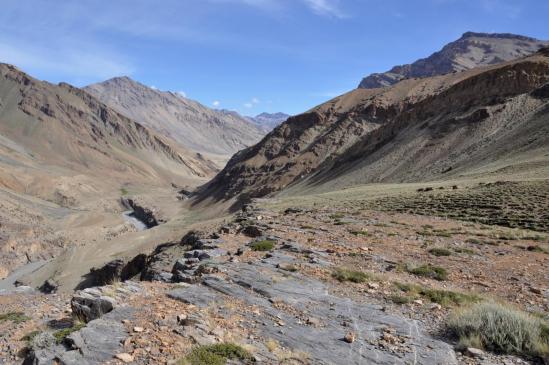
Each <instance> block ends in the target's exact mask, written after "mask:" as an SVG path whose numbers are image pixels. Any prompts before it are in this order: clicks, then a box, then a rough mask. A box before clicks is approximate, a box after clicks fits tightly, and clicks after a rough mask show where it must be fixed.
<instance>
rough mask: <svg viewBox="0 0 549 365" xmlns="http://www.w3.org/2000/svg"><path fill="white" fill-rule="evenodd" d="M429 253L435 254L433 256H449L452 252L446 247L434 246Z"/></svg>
mask: <svg viewBox="0 0 549 365" xmlns="http://www.w3.org/2000/svg"><path fill="white" fill-rule="evenodd" d="M429 253H430V254H431V255H435V256H450V255H452V252H451V251H450V250H448V249H446V248H442V247H435V248H432V249H430V250H429Z"/></svg>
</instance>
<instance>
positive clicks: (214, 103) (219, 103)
mask: <svg viewBox="0 0 549 365" xmlns="http://www.w3.org/2000/svg"><path fill="white" fill-rule="evenodd" d="M212 105H213V106H214V107H216V108H217V107H218V106H220V105H221V102H220V101H219V100H215V101H214V102H213V103H212Z"/></svg>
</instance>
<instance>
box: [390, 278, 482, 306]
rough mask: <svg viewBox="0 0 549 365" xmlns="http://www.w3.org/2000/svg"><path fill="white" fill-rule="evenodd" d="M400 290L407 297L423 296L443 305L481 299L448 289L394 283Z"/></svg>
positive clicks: (475, 301)
mask: <svg viewBox="0 0 549 365" xmlns="http://www.w3.org/2000/svg"><path fill="white" fill-rule="evenodd" d="M394 284H395V286H396V287H397V288H398V289H400V290H401V291H403V292H405V293H407V296H408V297H409V298H412V299H415V298H417V297H420V296H421V297H423V298H426V299H429V300H430V301H431V302H433V303H438V304H440V305H442V306H444V307H451V306H461V305H464V304H470V303H477V302H480V301H481V300H482V299H481V298H480V297H479V296H477V295H474V294H464V293H459V292H454V291H450V290H439V289H430V288H426V287H422V286H420V285H416V284H404V283H398V282H395V283H394Z"/></svg>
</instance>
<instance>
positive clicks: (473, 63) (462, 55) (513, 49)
mask: <svg viewBox="0 0 549 365" xmlns="http://www.w3.org/2000/svg"><path fill="white" fill-rule="evenodd" d="M546 46H549V41H540V40H538V39H535V38H531V37H526V36H522V35H517V34H511V33H476V32H466V33H464V34H463V35H462V36H461V38H459V39H458V40H456V41H454V42H451V43H448V44H447V45H446V46H444V47H443V48H442V49H441V50H440V51H438V52H435V53H433V54H432V55H431V56H429V57H427V58H422V59H420V60H417V61H415V62H414V63H412V64H406V65H400V66H395V67H393V68H392V69H391V70H389V71H387V72H384V73H374V74H371V75H370V76H367V77H365V78H364V79H363V80H362V81H361V82H360V84H359V86H358V87H359V88H361V89H375V88H378V87H386V86H390V85H394V84H395V83H397V82H399V81H401V80H404V79H407V78H413V77H429V76H436V75H444V74H447V73H450V72H456V71H457V72H460V71H465V70H470V69H472V68H475V67H478V66H488V65H493V64H497V63H501V62H505V61H511V60H514V59H517V58H520V57H524V56H529V55H531V54H533V53H535V52H537V51H538V50H539V49H540V48H541V47H546Z"/></svg>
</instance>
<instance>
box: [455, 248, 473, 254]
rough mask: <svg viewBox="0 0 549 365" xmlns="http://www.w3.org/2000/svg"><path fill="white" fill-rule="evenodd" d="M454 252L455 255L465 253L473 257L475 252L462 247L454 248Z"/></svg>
mask: <svg viewBox="0 0 549 365" xmlns="http://www.w3.org/2000/svg"><path fill="white" fill-rule="evenodd" d="M454 251H455V252H457V253H466V254H468V255H474V254H475V251H473V250H471V249H469V248H463V247H454Z"/></svg>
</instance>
